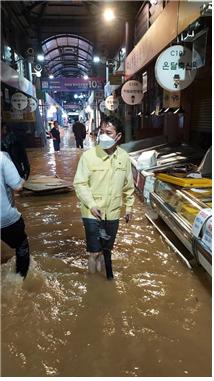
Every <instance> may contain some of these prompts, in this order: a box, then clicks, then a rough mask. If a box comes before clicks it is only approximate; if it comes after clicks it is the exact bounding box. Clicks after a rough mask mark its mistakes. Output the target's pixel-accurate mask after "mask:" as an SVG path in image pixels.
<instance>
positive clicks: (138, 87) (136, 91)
mask: <svg viewBox="0 0 214 381" xmlns="http://www.w3.org/2000/svg"><path fill="white" fill-rule="evenodd" d="M121 96H122V98H123V100H124V102H125V103H127V104H128V105H136V104H138V103H140V102H141V100H142V99H143V88H142V83H141V82H139V81H135V80H131V81H128V82H126V83H125V84H124V85H123V87H122V90H121Z"/></svg>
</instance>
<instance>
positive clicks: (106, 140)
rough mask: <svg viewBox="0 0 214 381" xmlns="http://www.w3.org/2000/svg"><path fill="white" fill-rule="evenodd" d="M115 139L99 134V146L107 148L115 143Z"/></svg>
mask: <svg viewBox="0 0 214 381" xmlns="http://www.w3.org/2000/svg"><path fill="white" fill-rule="evenodd" d="M115 143H116V142H115V140H114V139H113V138H111V137H110V136H108V135H107V134H101V135H100V136H99V146H100V147H101V148H103V149H109V148H111V147H113V146H114V145H115Z"/></svg>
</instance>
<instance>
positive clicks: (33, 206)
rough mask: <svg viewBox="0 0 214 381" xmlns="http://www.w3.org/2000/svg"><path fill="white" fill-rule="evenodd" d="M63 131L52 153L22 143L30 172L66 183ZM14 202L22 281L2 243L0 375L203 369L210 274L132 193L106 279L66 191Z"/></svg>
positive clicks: (195, 372)
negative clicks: (23, 254) (90, 263)
mask: <svg viewBox="0 0 214 381" xmlns="http://www.w3.org/2000/svg"><path fill="white" fill-rule="evenodd" d="M68 134H69V132H67V131H66V133H65V137H64V147H63V148H62V150H61V152H60V153H59V154H54V153H53V152H50V151H49V152H48V151H47V149H46V150H42V149H32V150H29V159H30V161H31V167H32V174H33V175H35V174H45V175H48V174H50V175H52V174H56V175H58V176H60V177H62V178H63V179H65V180H69V181H70V182H71V181H72V179H73V176H74V173H75V169H76V165H77V161H78V158H79V156H80V154H81V151H79V150H78V151H77V150H76V149H75V148H72V145H73V147H74V143H73V141H72V139H70V137H69V136H68ZM68 138H69V139H70V140H69V139H68ZM49 144H50V145H51V142H50V143H49ZM16 201H17V205H18V208H19V210H21V212H22V214H23V216H24V219H25V224H26V227H27V229H26V230H27V233H28V236H29V241H30V248H31V256H32V260H31V267H30V271H29V274H28V277H27V279H26V280H25V281H24V282H22V281H21V280H20V278H19V276H17V275H15V274H14V272H13V271H14V263H15V262H14V257H12V258H10V259H9V260H8V261H7V262H5V261H6V259H7V258H9V257H11V254H12V253H13V251H11V250H10V249H9V248H7V247H6V246H5V245H3V246H2V258H3V262H5V263H3V264H2V334H1V340H2V358H1V368H2V369H1V373H2V376H14V377H15V376H16V377H21V376H23V377H24V376H31V377H32V376H35V377H36V376H37V377H41V376H62V377H63V376H67V377H68V376H70V377H72V376H73V377H75V376H88V377H92V376H101V377H104V376H106V377H110V376H112V377H113V376H116V377H119V376H121V377H123V376H131V377H132V376H142V377H146V376H154V377H167V376H172V377H173V376H174V377H179V376H180V377H185V376H187V377H188V376H195V377H196V376H201V377H205V376H211V282H210V279H209V277H208V276H207V274H206V273H205V272H204V271H203V269H198V270H196V271H190V270H189V269H188V268H187V267H186V266H185V265H184V264H183V263H182V262H181V260H180V259H179V258H178V257H177V256H176V254H175V253H174V252H173V251H172V250H171V249H170V248H169V247H168V246H167V244H166V243H165V242H164V241H163V240H162V238H161V237H160V236H159V234H158V233H157V231H156V230H155V229H154V228H153V226H151V224H150V223H149V222H148V220H147V219H146V218H145V217H144V205H143V204H142V202H141V201H140V200H139V199H138V198H137V196H136V202H135V206H134V219H133V221H132V222H131V224H130V225H126V224H125V223H124V222H123V221H122V220H121V224H120V229H119V232H118V236H117V241H116V244H115V249H114V253H113V257H112V260H113V269H114V274H115V280H114V281H113V282H109V281H107V280H106V278H105V274H104V273H97V274H94V275H92V274H90V275H89V274H88V272H87V256H86V252H85V242H84V231H83V227H82V222H81V218H80V211H79V206H78V203H77V199H76V196H75V194H74V192H70V193H65V194H58V195H56V194H55V195H49V196H24V197H16Z"/></svg>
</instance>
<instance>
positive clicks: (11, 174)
mask: <svg viewBox="0 0 214 381" xmlns="http://www.w3.org/2000/svg"><path fill="white" fill-rule="evenodd" d="M0 167H1V173H0V178H1V240H2V241H3V242H5V243H6V244H7V245H9V246H10V247H11V248H13V249H15V250H16V273H18V274H20V275H21V276H22V277H23V278H25V277H26V275H27V272H28V269H29V264H30V253H29V244H28V238H27V235H26V233H25V224H24V220H23V218H22V216H21V213H20V212H19V211H18V210H17V208H16V207H15V204H14V198H13V193H12V191H17V192H18V191H20V190H21V189H22V187H23V184H24V180H23V179H22V178H21V177H20V176H19V173H18V171H17V170H16V167H15V165H14V164H13V162H12V161H11V159H10V157H9V155H8V154H7V153H6V152H0Z"/></svg>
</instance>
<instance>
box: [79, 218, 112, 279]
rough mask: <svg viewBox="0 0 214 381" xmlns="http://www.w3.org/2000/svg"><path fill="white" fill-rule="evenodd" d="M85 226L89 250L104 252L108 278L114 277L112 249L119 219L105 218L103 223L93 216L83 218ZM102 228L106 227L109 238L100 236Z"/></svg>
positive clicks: (91, 251)
mask: <svg viewBox="0 0 214 381" xmlns="http://www.w3.org/2000/svg"><path fill="white" fill-rule="evenodd" d="M83 224H84V228H85V235H86V244H87V251H88V252H90V253H98V252H100V251H102V252H103V255H104V260H105V268H106V276H107V278H108V279H112V278H113V271H112V262H111V250H112V249H113V246H114V241H115V238H116V235H117V230H118V226H119V220H111V221H110V220H104V221H102V223H101V222H100V221H98V220H95V219H93V218H83ZM100 228H103V229H105V231H106V233H107V235H109V236H110V239H109V240H105V239H103V238H102V237H101V236H100Z"/></svg>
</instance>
